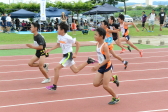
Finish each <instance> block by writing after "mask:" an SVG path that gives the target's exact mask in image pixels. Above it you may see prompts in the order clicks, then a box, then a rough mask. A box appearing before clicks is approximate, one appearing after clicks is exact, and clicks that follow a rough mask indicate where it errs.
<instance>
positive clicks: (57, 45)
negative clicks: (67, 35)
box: [45, 43, 60, 53]
mask: <svg viewBox="0 0 168 112" xmlns="http://www.w3.org/2000/svg"><path fill="white" fill-rule="evenodd" d="M59 47H60V43H57V44H56V45H55V46H54V47H52V48H50V49H47V50H45V52H46V53H49V52H50V51H52V50H54V49H57V48H59Z"/></svg>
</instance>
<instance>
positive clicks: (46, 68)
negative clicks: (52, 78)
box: [44, 63, 49, 72]
mask: <svg viewBox="0 0 168 112" xmlns="http://www.w3.org/2000/svg"><path fill="white" fill-rule="evenodd" d="M48 67H49V63H45V66H44V69H45V70H46V72H48V71H49V70H48Z"/></svg>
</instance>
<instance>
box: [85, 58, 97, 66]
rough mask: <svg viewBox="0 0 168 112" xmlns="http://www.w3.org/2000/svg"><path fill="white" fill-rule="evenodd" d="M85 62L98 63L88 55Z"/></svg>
mask: <svg viewBox="0 0 168 112" xmlns="http://www.w3.org/2000/svg"><path fill="white" fill-rule="evenodd" d="M87 63H88V64H94V63H98V61H97V60H95V59H93V58H90V57H88V60H87Z"/></svg>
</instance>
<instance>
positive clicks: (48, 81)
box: [41, 78, 51, 84]
mask: <svg viewBox="0 0 168 112" xmlns="http://www.w3.org/2000/svg"><path fill="white" fill-rule="evenodd" d="M50 82H51V79H50V78H49V79H44V80H43V81H42V82H41V83H42V84H45V83H50Z"/></svg>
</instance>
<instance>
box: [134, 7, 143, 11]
mask: <svg viewBox="0 0 168 112" xmlns="http://www.w3.org/2000/svg"><path fill="white" fill-rule="evenodd" d="M135 9H136V10H143V9H144V7H142V6H136V7H135Z"/></svg>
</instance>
